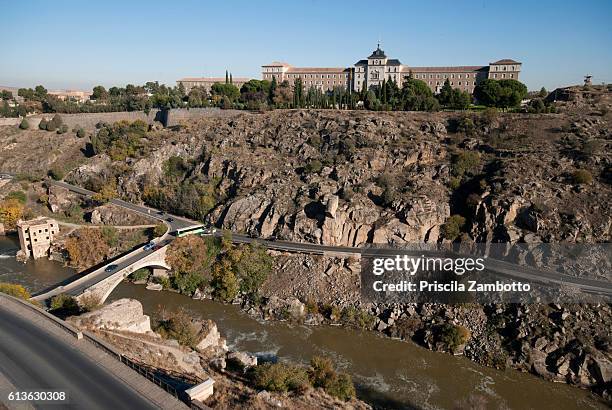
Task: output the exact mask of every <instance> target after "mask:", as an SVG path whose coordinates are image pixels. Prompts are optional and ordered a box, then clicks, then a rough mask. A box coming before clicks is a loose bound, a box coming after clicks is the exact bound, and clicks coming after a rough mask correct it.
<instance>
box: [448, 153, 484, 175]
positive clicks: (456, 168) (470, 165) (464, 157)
mask: <svg viewBox="0 0 612 410" xmlns="http://www.w3.org/2000/svg"><path fill="white" fill-rule="evenodd" d="M479 165H480V154H479V153H478V152H475V151H460V152H459V153H457V154H455V155H453V158H452V170H453V174H454V175H456V176H463V175H464V174H466V173H474V172H476V169H477V168H478V166H479Z"/></svg>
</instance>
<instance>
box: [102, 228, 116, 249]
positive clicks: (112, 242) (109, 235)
mask: <svg viewBox="0 0 612 410" xmlns="http://www.w3.org/2000/svg"><path fill="white" fill-rule="evenodd" d="M100 232H101V233H102V238H104V242H106V244H107V245H108V246H109V247H111V248H114V247H116V246H117V245H118V244H119V232H118V231H117V228H115V227H114V226H103V227H102V228H101V229H100Z"/></svg>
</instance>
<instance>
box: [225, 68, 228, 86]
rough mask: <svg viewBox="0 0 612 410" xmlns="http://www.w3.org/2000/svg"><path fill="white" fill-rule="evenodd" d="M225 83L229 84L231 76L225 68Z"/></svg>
mask: <svg viewBox="0 0 612 410" xmlns="http://www.w3.org/2000/svg"><path fill="white" fill-rule="evenodd" d="M225 84H229V76H228V73H227V70H225Z"/></svg>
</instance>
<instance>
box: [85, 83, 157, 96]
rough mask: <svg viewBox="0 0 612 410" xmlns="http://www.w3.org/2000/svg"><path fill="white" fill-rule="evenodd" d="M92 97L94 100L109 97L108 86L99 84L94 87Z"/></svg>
mask: <svg viewBox="0 0 612 410" xmlns="http://www.w3.org/2000/svg"><path fill="white" fill-rule="evenodd" d="M147 84H148V83H147ZM90 98H91V99H92V100H106V99H108V91H106V88H104V87H103V86H101V85H97V86H95V87H94V88H93V92H92V94H91V96H90Z"/></svg>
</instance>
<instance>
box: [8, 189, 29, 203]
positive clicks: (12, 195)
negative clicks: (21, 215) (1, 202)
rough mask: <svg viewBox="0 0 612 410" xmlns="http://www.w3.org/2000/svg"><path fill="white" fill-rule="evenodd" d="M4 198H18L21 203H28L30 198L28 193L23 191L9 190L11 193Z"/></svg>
mask: <svg viewBox="0 0 612 410" xmlns="http://www.w3.org/2000/svg"><path fill="white" fill-rule="evenodd" d="M4 199H5V200H7V199H16V200H18V201H19V202H20V203H22V204H23V205H25V203H26V201H27V199H28V198H27V196H26V193H25V192H23V191H12V192H9V194H8V195H7V196H6V197H5V198H4Z"/></svg>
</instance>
